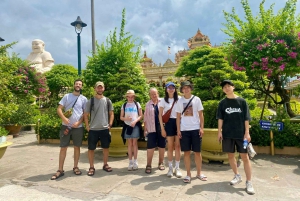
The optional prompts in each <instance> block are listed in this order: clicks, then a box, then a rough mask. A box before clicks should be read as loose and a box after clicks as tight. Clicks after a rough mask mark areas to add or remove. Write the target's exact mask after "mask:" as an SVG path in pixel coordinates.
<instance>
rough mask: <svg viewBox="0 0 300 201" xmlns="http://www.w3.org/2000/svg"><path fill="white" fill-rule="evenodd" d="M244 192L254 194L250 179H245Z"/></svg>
mask: <svg viewBox="0 0 300 201" xmlns="http://www.w3.org/2000/svg"><path fill="white" fill-rule="evenodd" d="M246 192H247V193H248V194H250V195H254V194H255V191H254V188H253V186H252V183H251V181H246Z"/></svg>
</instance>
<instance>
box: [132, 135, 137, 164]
mask: <svg viewBox="0 0 300 201" xmlns="http://www.w3.org/2000/svg"><path fill="white" fill-rule="evenodd" d="M132 148H133V158H134V159H135V160H136V159H137V155H138V143H137V139H132Z"/></svg>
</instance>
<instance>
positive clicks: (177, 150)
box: [175, 136, 181, 161]
mask: <svg viewBox="0 0 300 201" xmlns="http://www.w3.org/2000/svg"><path fill="white" fill-rule="evenodd" d="M180 157H181V152H180V140H179V137H178V136H175V160H176V161H180Z"/></svg>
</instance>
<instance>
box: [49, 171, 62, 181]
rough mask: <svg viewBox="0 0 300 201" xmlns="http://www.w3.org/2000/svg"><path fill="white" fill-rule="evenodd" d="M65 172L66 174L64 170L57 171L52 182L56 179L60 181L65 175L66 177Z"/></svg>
mask: <svg viewBox="0 0 300 201" xmlns="http://www.w3.org/2000/svg"><path fill="white" fill-rule="evenodd" d="M64 172H65V171H63V170H57V171H56V174H54V175H52V177H51V180H56V179H58V178H59V177H62V176H64V175H65V173H64Z"/></svg>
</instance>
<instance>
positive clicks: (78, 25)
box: [71, 16, 86, 76]
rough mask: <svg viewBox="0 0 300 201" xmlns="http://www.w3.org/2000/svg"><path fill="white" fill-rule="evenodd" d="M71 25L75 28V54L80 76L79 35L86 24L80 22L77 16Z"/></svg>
mask: <svg viewBox="0 0 300 201" xmlns="http://www.w3.org/2000/svg"><path fill="white" fill-rule="evenodd" d="M71 25H72V26H73V27H75V32H76V33H77V53H78V75H79V76H80V75H81V49H80V33H81V31H82V28H83V27H86V23H84V22H82V21H81V19H80V17H79V16H78V17H77V19H76V21H74V22H72V23H71Z"/></svg>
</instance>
